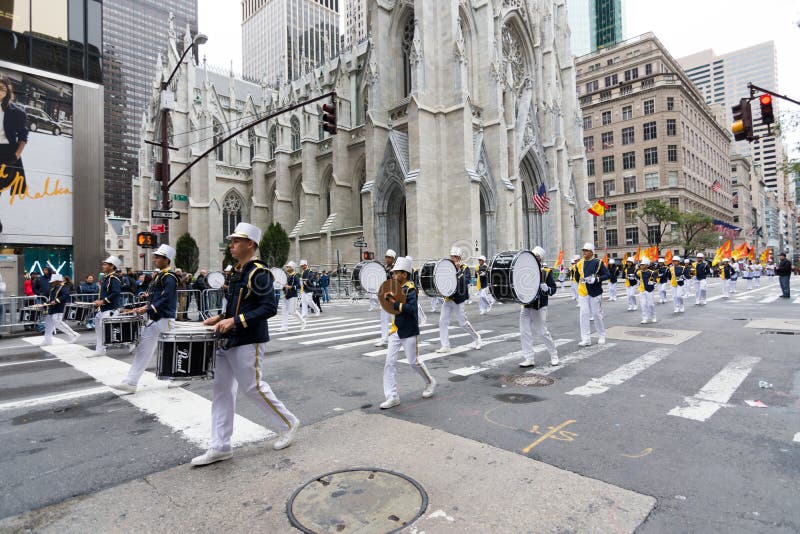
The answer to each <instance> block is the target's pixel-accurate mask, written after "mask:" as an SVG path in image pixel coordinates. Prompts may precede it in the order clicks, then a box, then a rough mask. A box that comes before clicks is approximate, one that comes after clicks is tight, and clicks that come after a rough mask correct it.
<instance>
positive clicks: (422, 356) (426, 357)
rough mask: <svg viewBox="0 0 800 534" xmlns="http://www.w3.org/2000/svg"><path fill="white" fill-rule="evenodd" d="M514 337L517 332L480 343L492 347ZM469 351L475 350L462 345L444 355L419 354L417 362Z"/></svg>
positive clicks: (404, 360)
mask: <svg viewBox="0 0 800 534" xmlns="http://www.w3.org/2000/svg"><path fill="white" fill-rule="evenodd" d="M450 337H451V338H452V337H454V336H450ZM515 337H519V332H512V333H510V334H500V335H498V336H492V337H490V338H487V339H484V340H482V343H483V345H484V346H486V345H492V344H494V343H500V342H501V341H508V340H509V339H514V338H515ZM470 350H475V349H471V348H470V347H469V346H468V345H463V346H461V347H453V348H452V349H451V350H450V352H446V353H442V354H440V353H438V352H428V353H426V354H420V355H419V357H418V358H417V359H418V360H419V361H423V362H428V361H431V360H436V359H438V358H444V357H446V356H451V355H453V354H461V353H462V352H467V351H470ZM398 361H399V362H400V363H408V360H406V359H402V360H398Z"/></svg>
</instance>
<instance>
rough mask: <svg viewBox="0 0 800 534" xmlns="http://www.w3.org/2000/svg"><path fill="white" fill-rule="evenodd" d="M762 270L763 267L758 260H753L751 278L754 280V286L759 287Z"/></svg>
mask: <svg viewBox="0 0 800 534" xmlns="http://www.w3.org/2000/svg"><path fill="white" fill-rule="evenodd" d="M763 271H764V267H763V266H762V265H761V263H759V262H755V263H754V264H753V280H755V286H756V287H761V274H762V273H763Z"/></svg>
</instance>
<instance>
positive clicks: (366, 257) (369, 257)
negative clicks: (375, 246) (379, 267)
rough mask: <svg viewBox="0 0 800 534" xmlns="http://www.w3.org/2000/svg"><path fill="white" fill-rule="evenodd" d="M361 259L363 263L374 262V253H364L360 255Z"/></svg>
mask: <svg viewBox="0 0 800 534" xmlns="http://www.w3.org/2000/svg"><path fill="white" fill-rule="evenodd" d="M361 259H363V260H364V261H368V260H374V259H375V253H374V252H364V253H363V254H362V256H361Z"/></svg>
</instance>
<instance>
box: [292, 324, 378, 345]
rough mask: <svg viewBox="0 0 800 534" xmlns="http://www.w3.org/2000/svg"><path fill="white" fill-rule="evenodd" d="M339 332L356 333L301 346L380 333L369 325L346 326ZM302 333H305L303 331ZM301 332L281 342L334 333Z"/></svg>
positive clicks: (372, 325)
mask: <svg viewBox="0 0 800 534" xmlns="http://www.w3.org/2000/svg"><path fill="white" fill-rule="evenodd" d="M340 330H342V331H345V332H356V333H353V334H343V335H341V336H334V337H329V338H325V339H322V340H316V341H304V342H302V344H303V345H315V344H317V343H326V342H328V341H336V340H338V339H347V338H351V337H360V336H369V335H372V334H374V333H375V332H378V331H380V325H377V324H369V325H366V326H358V327H356V326H354V325H347V326H342V327H341V328H340ZM362 330H367V332H363V331H362ZM303 332H305V330H304V331H303ZM303 332H301V333H300V334H299V335H296V336H288V337H282V338H281V341H294V340H296V339H306V338H310V337H319V336H327V335H330V334H333V333H335V331H334V332H328V331H323V332H319V331H318V332H314V333H311V334H305V333H303Z"/></svg>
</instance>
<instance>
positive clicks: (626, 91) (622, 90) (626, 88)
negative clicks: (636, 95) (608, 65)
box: [619, 84, 633, 96]
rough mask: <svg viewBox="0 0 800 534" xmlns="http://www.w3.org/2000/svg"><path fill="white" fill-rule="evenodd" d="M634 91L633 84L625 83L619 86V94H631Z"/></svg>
mask: <svg viewBox="0 0 800 534" xmlns="http://www.w3.org/2000/svg"><path fill="white" fill-rule="evenodd" d="M632 92H633V86H632V85H631V84H628V85H623V86H621V87H620V88H619V94H620V95H621V96H625V95H629V94H631V93H632Z"/></svg>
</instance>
